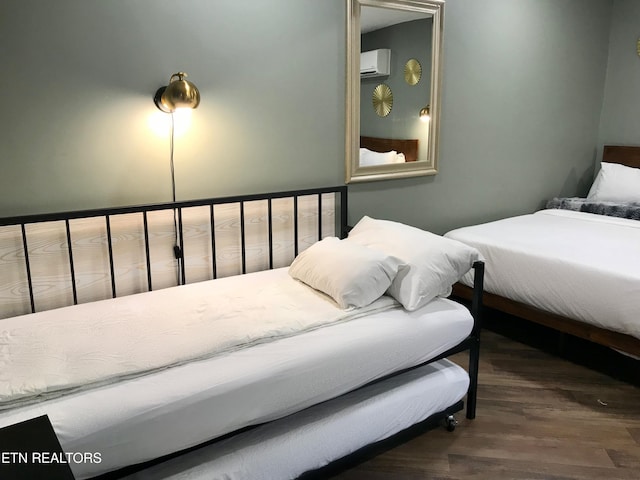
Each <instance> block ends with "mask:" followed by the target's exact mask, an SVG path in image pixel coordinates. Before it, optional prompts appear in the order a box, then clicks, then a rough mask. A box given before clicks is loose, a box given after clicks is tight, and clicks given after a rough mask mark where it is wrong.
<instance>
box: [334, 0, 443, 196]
mask: <svg viewBox="0 0 640 480" xmlns="http://www.w3.org/2000/svg"><path fill="white" fill-rule="evenodd" d="M444 3H445V2H444V0H347V89H346V104H347V114H346V157H345V160H346V161H345V168H346V179H345V181H346V183H353V182H370V181H374V180H388V179H395V178H406V177H417V176H423V175H435V174H436V173H438V169H437V166H438V139H439V134H440V90H441V84H442V38H443V34H444ZM362 6H369V7H382V8H390V9H395V10H405V11H415V12H420V13H430V14H432V15H433V30H432V42H431V48H432V50H431V91H430V97H429V98H430V102H429V103H430V109H431V120H430V121H429V128H428V134H427V136H428V142H429V143H428V145H427V158H426V159H419V160H420V161H417V162H408V163H401V164H398V163H396V164H391V165H375V166H369V167H361V166H360V165H359V157H360V151H359V150H360V49H361V46H360V8H361V7H362ZM421 107H422V106H416V116H417V113H418V111H419V110H420V108H421ZM416 121H419V120H418V119H417V118H416Z"/></svg>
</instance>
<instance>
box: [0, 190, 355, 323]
mask: <svg viewBox="0 0 640 480" xmlns="http://www.w3.org/2000/svg"><path fill="white" fill-rule="evenodd" d="M330 193H334V194H336V195H337V197H338V204H339V208H340V215H339V216H340V224H339V225H337V231H338V232H339V234H340V236H344V235H345V232H346V227H347V226H346V221H347V187H346V186H344V185H343V186H337V187H326V188H312V189H306V190H291V191H284V192H276V193H264V194H252V195H239V196H230V197H222V198H208V199H202V200H190V201H183V202H175V203H174V202H170V203H158V204H147V205H136V206H127V207H115V208H101V209H93V210H78V211H69V212H60V213H46V214H37V215H25V216H16V217H6V218H0V227H3V226H16V225H19V226H20V229H21V234H22V247H23V252H24V268H25V272H26V277H27V284H28V290H29V299H30V303H31V312H32V313H34V312H35V311H36V305H35V297H36V292H35V290H34V277H33V274H32V271H31V263H30V259H29V246H28V243H29V241H28V239H29V235H28V233H27V229H26V226H27V225H29V224H36V223H44V222H64V226H65V230H66V246H67V250H68V258H69V269H68V272H69V275H70V283H71V288H72V294H73V304H74V305H76V304H77V303H78V293H77V282H76V269H75V265H74V258H73V245H72V241H71V226H70V221H71V220H75V219H85V218H95V217H102V218H104V222H105V226H106V232H107V233H106V238H105V242H106V244H107V250H108V256H109V273H110V277H111V295H112V297H113V298H115V297H117V296H118V294H117V288H116V275H115V267H114V253H113V235H112V232H111V219H112V217H115V216H117V215H126V214H131V213H139V214H141V215H142V219H143V231H144V246H145V249H144V252H145V263H146V271H147V287H148V289H149V290H150V291H151V290H153V278H152V269H151V255H150V238H149V225H148V220H147V214H148V213H149V212H156V211H162V210H165V211H166V210H169V211H171V210H173V211H174V213H175V219H176V221H175V234H176V242H175V246H174V257H175V259H176V261H177V264H178V269H179V272H180V277H179V278H180V281H179V283H180V284H184V283H185V282H186V271H185V262H184V261H183V260H184V251H183V247H182V245H184V235H183V232H184V225H183V210H184V209H187V208H191V207H202V206H208V207H209V212H210V214H209V215H210V224H211V238H210V242H211V250H212V256H211V270H212V278H214V279H215V278H217V277H218V272H217V266H216V256H215V251H216V236H215V232H214V228H213V227H214V222H215V217H214V206H215V205H224V204H239V206H240V240H241V244H240V247H241V259H242V260H241V261H242V273H243V274H244V273H247V265H246V234H245V214H244V208H245V204H246V203H249V202H253V201H257V200H266V201H267V209H268V213H267V221H268V242H269V249H268V252H269V263H268V265H269V269H272V268H273V237H272V233H273V211H272V201H273V200H275V199H281V198H292V199H293V221H294V227H293V235H294V238H293V245H294V255H297V254H298V233H299V225H298V222H299V219H298V199H299V198H300V197H304V196H315V197H316V198H317V204H318V212H319V214H318V240H321V239H322V236H323V232H322V215H320V212H322V195H323V194H330Z"/></svg>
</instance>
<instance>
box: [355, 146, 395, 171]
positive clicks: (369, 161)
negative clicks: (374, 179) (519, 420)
mask: <svg viewBox="0 0 640 480" xmlns="http://www.w3.org/2000/svg"><path fill="white" fill-rule="evenodd" d="M389 163H398V152H396V151H395V150H391V151H390V152H374V151H373V150H369V149H367V148H363V147H361V148H360V163H359V165H360V166H361V167H371V166H373V165H386V164H389Z"/></svg>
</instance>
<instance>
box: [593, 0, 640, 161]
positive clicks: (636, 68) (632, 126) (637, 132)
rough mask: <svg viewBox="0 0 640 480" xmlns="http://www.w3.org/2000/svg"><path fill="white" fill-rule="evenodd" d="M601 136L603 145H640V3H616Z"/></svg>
mask: <svg viewBox="0 0 640 480" xmlns="http://www.w3.org/2000/svg"><path fill="white" fill-rule="evenodd" d="M613 5H614V8H613V18H612V22H611V37H610V39H609V63H608V66H607V83H606V86H605V94H604V103H603V106H602V117H601V119H600V134H599V137H598V140H599V142H598V143H599V146H600V150H599V151H601V149H602V146H603V145H640V115H639V114H638V112H640V57H639V56H638V52H637V42H638V39H639V38H640V28H638V24H639V22H640V2H638V1H637V0H615V1H614V4H613Z"/></svg>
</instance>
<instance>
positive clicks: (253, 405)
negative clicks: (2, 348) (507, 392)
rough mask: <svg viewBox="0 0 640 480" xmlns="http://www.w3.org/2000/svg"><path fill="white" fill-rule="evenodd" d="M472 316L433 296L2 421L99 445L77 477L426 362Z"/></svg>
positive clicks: (71, 443) (82, 447) (4, 415)
mask: <svg viewBox="0 0 640 480" xmlns="http://www.w3.org/2000/svg"><path fill="white" fill-rule="evenodd" d="M472 326H473V319H472V317H471V315H470V313H469V311H468V310H467V309H466V308H465V307H463V306H462V305H460V304H457V303H455V302H452V301H450V300H446V299H436V300H434V301H432V302H430V303H429V304H428V305H426V306H424V307H422V308H420V309H418V310H416V311H414V312H410V313H409V312H406V311H404V310H402V309H392V310H388V311H383V312H379V313H374V314H372V315H370V316H367V317H362V318H357V319H354V320H351V321H349V322H341V323H338V324H335V325H331V326H328V327H326V328H320V329H316V330H313V331H311V332H307V333H304V334H301V335H297V336H293V337H289V338H284V339H280V340H277V341H274V342H270V343H263V344H259V345H256V346H254V347H252V348H247V349H242V350H238V351H234V352H230V353H226V354H223V355H218V356H216V357H213V358H209V359H206V360H202V361H198V362H191V363H188V364H185V365H181V366H177V367H174V368H169V369H166V370H163V371H160V372H156V373H153V374H150V375H145V376H141V377H138V378H134V379H130V380H126V381H123V382H120V383H117V384H112V385H106V386H102V387H99V388H95V389H92V390H87V391H82V392H77V393H73V394H70V395H66V396H64V397H61V398H54V399H51V400H48V401H45V402H41V403H39V404H34V405H29V406H25V407H22V408H17V409H12V410H6V411H4V412H0V427H1V426H6V425H10V424H13V423H16V422H19V421H21V420H25V419H28V418H32V417H35V416H38V415H42V414H45V413H46V414H48V415H49V417H50V419H51V422H52V424H53V427H54V429H55V431H56V433H57V434H58V437H59V439H60V442H61V444H62V447H63V448H64V450H65V451H66V452H100V453H101V457H102V462H101V463H99V464H95V463H94V464H91V463H81V464H72V465H71V467H72V469H73V471H74V474H75V475H76V478H77V479H78V480H80V479H83V478H88V477H90V476H94V475H98V474H101V473H104V472H107V471H110V470H113V469H116V468H119V467H122V466H125V465H130V464H133V463H138V462H143V461H147V460H150V459H153V458H157V457H158V456H162V455H165V454H168V453H171V452H174V451H177V450H181V449H184V448H187V447H190V446H193V445H197V444H200V443H202V442H203V441H205V440H208V439H210V438H214V437H217V436H220V435H223V434H225V433H227V432H231V431H234V430H237V429H239V428H242V427H244V426H246V425H250V424H254V423H260V422H264V421H269V420H274V419H277V418H280V417H283V416H285V415H289V414H291V413H294V412H296V411H299V410H301V409H304V408H306V407H309V406H311V405H315V404H317V403H319V402H322V401H325V400H328V399H331V398H334V397H337V396H338V395H342V394H344V393H346V392H348V391H350V390H352V389H353V388H355V387H358V386H361V385H364V384H366V383H368V382H370V381H371V380H374V379H376V378H380V377H382V376H384V375H387V374H390V373H392V372H395V371H399V370H401V369H404V368H408V367H410V366H414V365H417V364H419V363H422V362H424V361H426V360H428V359H430V358H433V357H435V356H437V355H439V354H440V353H442V352H444V351H446V350H448V349H449V348H451V347H453V346H455V345H457V344H458V343H459V342H460V341H461V340H463V339H464V338H465V337H466V336H467V335H468V334H469V333H470V331H471V328H472Z"/></svg>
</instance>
